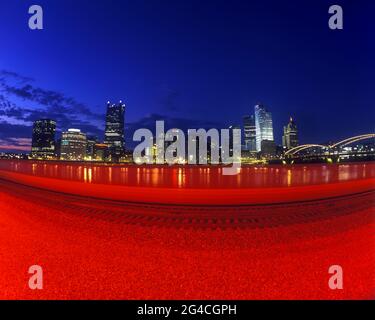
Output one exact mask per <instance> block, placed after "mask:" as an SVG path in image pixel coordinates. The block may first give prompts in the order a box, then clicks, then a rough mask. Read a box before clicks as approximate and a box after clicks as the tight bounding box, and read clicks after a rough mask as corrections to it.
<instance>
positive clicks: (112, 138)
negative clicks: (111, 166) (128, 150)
mask: <svg viewBox="0 0 375 320" xmlns="http://www.w3.org/2000/svg"><path fill="white" fill-rule="evenodd" d="M124 116H125V104H124V103H122V101H120V102H119V103H118V104H115V103H110V102H109V101H108V103H107V115H106V122H105V138H104V143H105V144H107V145H108V146H109V154H110V157H111V160H112V161H118V160H119V158H121V157H122V156H123V155H124V151H125V140H124Z"/></svg>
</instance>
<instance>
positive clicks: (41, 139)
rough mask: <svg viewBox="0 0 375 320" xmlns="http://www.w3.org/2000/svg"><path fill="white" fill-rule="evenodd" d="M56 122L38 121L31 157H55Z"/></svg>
mask: <svg viewBox="0 0 375 320" xmlns="http://www.w3.org/2000/svg"><path fill="white" fill-rule="evenodd" d="M55 131H56V122H55V121H54V120H51V119H40V120H36V121H35V122H34V125H33V136H32V146H31V156H32V157H33V158H41V159H48V158H53V157H54V156H55Z"/></svg>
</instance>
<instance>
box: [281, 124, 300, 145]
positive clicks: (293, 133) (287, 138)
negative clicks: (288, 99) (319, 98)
mask: <svg viewBox="0 0 375 320" xmlns="http://www.w3.org/2000/svg"><path fill="white" fill-rule="evenodd" d="M297 146H298V130H297V125H296V123H295V122H294V121H293V118H292V117H290V119H289V123H288V124H287V125H286V126H284V135H283V147H284V148H285V149H292V148H294V147H297Z"/></svg>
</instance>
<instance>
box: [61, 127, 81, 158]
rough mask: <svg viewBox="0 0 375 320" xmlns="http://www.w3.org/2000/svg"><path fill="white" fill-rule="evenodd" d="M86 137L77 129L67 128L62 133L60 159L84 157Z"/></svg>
mask: <svg viewBox="0 0 375 320" xmlns="http://www.w3.org/2000/svg"><path fill="white" fill-rule="evenodd" d="M86 150H87V138H86V134H84V133H82V132H81V130H79V129H69V130H68V131H66V132H63V133H62V137H61V150H60V159H61V160H74V161H82V160H85V158H86Z"/></svg>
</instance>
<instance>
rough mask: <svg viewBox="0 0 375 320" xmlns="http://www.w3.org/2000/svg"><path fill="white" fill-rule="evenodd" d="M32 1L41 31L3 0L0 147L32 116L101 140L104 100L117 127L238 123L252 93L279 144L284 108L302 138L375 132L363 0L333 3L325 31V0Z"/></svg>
mask: <svg viewBox="0 0 375 320" xmlns="http://www.w3.org/2000/svg"><path fill="white" fill-rule="evenodd" d="M40 4H41V5H42V6H44V7H45V8H46V15H45V29H44V30H41V31H40V32H39V31H30V29H28V27H27V24H26V23H25V21H24V18H25V17H27V14H26V13H27V9H28V4H27V3H26V2H23V1H21V2H20V4H17V5H16V4H14V2H11V1H5V2H3V3H2V5H3V9H4V12H7V13H9V14H7V15H5V17H4V18H5V21H4V25H6V26H7V28H9V30H12V32H7V31H8V30H7V28H5V29H4V30H0V35H1V36H2V37H3V39H4V42H5V43H6V44H7V50H4V51H2V52H0V70H2V71H1V72H0V73H1V74H0V107H1V108H0V148H1V150H3V151H4V150H6V147H7V146H8V147H12V148H13V150H15V149H19V150H21V151H22V150H25V149H26V148H28V147H29V146H30V144H31V141H30V134H31V131H32V123H33V122H34V121H35V120H37V119H41V118H53V119H55V120H56V121H57V122H58V123H59V134H61V132H62V131H64V130H67V129H69V128H70V127H73V128H74V127H77V128H80V129H81V130H82V131H84V132H87V133H89V134H92V135H99V134H100V135H101V136H99V138H100V139H103V136H102V132H104V124H103V121H102V119H103V116H104V114H105V110H104V108H103V102H104V101H107V99H108V98H109V99H110V100H114V101H118V100H120V99H124V100H125V101H126V103H127V105H128V106H129V110H128V112H127V121H126V122H127V123H126V128H125V129H126V132H127V137H131V136H132V131H134V129H136V128H139V127H148V125H149V124H153V123H154V122H155V120H158V119H164V120H166V122H167V125H168V126H169V127H178V128H182V129H184V128H189V127H197V128H200V127H202V128H211V127H217V128H225V127H228V126H229V125H233V124H235V125H237V124H240V123H241V122H242V120H241V119H242V117H243V115H247V114H249V113H250V110H251V109H252V108H253V105H255V104H257V103H258V102H259V101H262V102H263V103H265V105H266V106H268V107H269V108H270V109H272V117H273V122H274V132H275V135H276V136H275V142H276V143H277V144H281V142H282V141H281V136H282V132H283V126H284V125H285V124H286V122H287V120H288V118H289V117H290V116H293V117H294V118H295V119H296V120H297V121H298V123H300V124H303V130H302V131H301V132H300V137H299V140H300V142H301V143H309V142H325V141H326V140H327V139H329V140H332V141H335V140H336V141H338V140H340V139H342V138H345V137H346V136H350V135H356V134H361V133H363V132H373V130H374V127H373V120H374V119H375V111H374V110H375V108H373V101H374V100H375V96H374V94H373V91H372V90H371V87H372V85H373V80H372V79H373V77H372V71H371V70H373V68H372V67H373V64H374V62H373V59H372V56H373V52H374V44H373V42H372V41H371V39H370V33H369V32H365V31H363V30H371V29H370V28H371V27H372V26H371V25H370V24H369V22H368V19H365V17H364V16H365V15H366V14H367V12H371V10H370V8H368V10H358V8H357V7H355V6H354V5H353V4H350V2H347V1H343V4H342V5H343V7H344V8H345V19H346V20H345V29H344V30H343V31H338V32H335V31H332V30H330V29H329V28H328V25H327V21H328V17H329V15H328V4H327V1H318V2H316V3H315V5H314V6H311V7H310V8H309V10H298V8H294V7H293V6H291V5H287V4H280V3H278V2H276V1H270V4H272V6H274V7H275V10H272V12H270V11H269V10H268V7H269V6H268V5H267V6H266V5H265V4H263V3H262V2H261V1H254V2H252V3H251V4H247V3H242V2H235V3H231V4H230V5H229V4H227V3H225V2H221V1H218V2H207V3H204V4H202V3H198V2H195V1H192V2H183V1H182V2H179V3H170V2H168V1H166V2H161V3H159V4H157V5H156V4H154V5H152V4H149V3H144V2H141V3H137V4H131V3H128V2H126V1H123V2H121V3H120V2H119V3H116V4H113V5H112V6H106V5H105V2H104V1H96V2H95V5H92V4H90V5H88V3H86V2H85V1H81V2H79V3H77V2H73V1H64V2H58V1H56V2H54V3H53V4H52V3H50V2H47V1H41V2H40ZM86 4H87V5H86ZM367 5H369V6H371V4H367ZM198 9H199V10H198ZM60 12H69V14H70V19H69V21H66V19H63V16H64V15H61V14H60ZM82 12H84V16H82ZM227 12H228V13H230V14H226V13H227ZM102 16H103V17H109V18H108V19H103V18H102ZM9 17H12V19H11V20H10V18H9ZM223 18H225V19H223ZM97 21H100V23H99V24H96V22H97ZM120 21H121V23H120ZM193 22H194V23H193ZM368 24H369V25H368ZM134 29H135V30H137V33H136V34H137V37H134V33H132V32H130V31H129V30H134ZM128 31H129V32H128ZM61 32H63V33H61ZM340 32H341V33H340ZM10 35H12V36H11V37H10ZM93 35H95V37H93ZM275 39H278V40H277V41H275ZM306 39H309V41H306ZM21 46H22V48H27V50H20V47H21ZM66 48H69V49H70V50H65V49H66ZM319 128H324V130H318V129H319ZM10 149H11V148H9V151H10Z"/></svg>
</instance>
